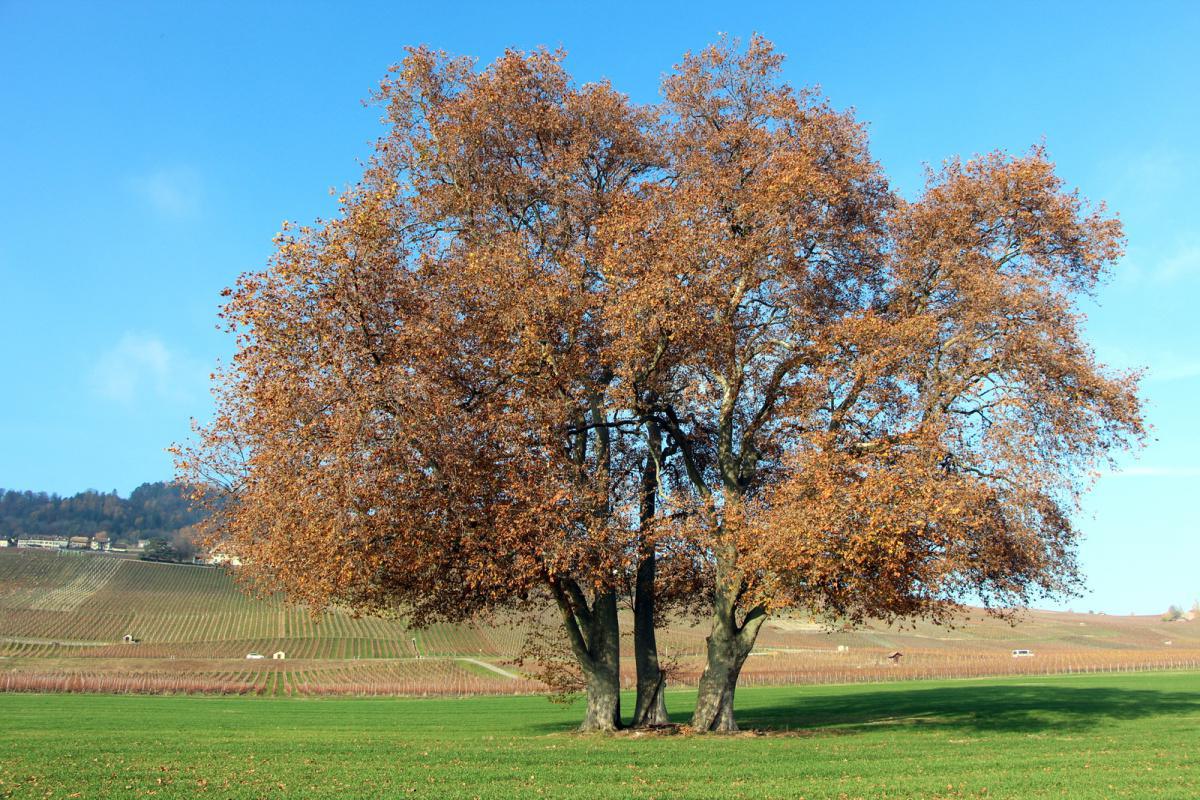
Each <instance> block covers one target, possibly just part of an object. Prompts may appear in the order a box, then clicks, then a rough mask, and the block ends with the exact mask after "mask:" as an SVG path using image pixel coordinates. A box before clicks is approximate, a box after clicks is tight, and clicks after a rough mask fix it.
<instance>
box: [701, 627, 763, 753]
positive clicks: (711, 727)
mask: <svg viewBox="0 0 1200 800" xmlns="http://www.w3.org/2000/svg"><path fill="white" fill-rule="evenodd" d="M753 647H754V644H753V641H751V643H750V644H749V645H748V646H747V645H744V644H743V643H742V642H741V638H740V636H738V635H736V634H734V635H733V636H729V635H727V634H726V633H724V632H722V633H718V632H717V631H715V630H714V631H713V633H712V634H710V635H709V637H708V663H707V664H705V667H704V674H703V675H701V676H700V686H699V688H698V689H697V693H696V710H695V711H694V712H693V714H692V727H693V728H694V729H695V730H697V731H713V732H717V733H730V732H733V731H736V730H737V729H738V726H737V722H736V721H735V720H734V717H733V695H734V692H735V691H737V682H738V677H739V676H740V675H741V672H742V665H743V664H745V663H746V657H747V656H749V655H750V650H751V649H753Z"/></svg>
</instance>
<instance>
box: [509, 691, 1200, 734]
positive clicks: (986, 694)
mask: <svg viewBox="0 0 1200 800" xmlns="http://www.w3.org/2000/svg"><path fill="white" fill-rule="evenodd" d="M625 701H628V704H629V707H630V708H632V706H633V702H632V701H633V698H632V696H630V697H628V698H625V697H623V698H622V704H623V705H624V703H625ZM692 702H693V697H691V696H689V695H686V694H681V695H676V696H669V697H668V700H667V703H668V705H669V706H670V707H671V714H670V718H671V721H672V722H673V723H676V724H678V725H687V723H688V721H689V720H690V719H691V711H692V709H691V705H692ZM737 705H738V708H737V720H738V725H739V726H740V728H741V729H742V730H743V731H762V732H768V733H790V734H795V735H819V736H825V735H853V734H858V733H866V732H868V731H872V730H879V729H880V728H881V727H887V726H895V727H900V728H910V729H911V728H921V729H927V730H932V729H940V730H949V731H961V732H967V733H970V732H975V733H987V732H993V733H1000V732H1019V733H1038V732H1049V731H1053V732H1055V733H1070V732H1078V731H1083V730H1087V729H1089V728H1093V727H1095V726H1097V725H1100V724H1103V723H1105V722H1107V721H1110V720H1136V719H1146V718H1152V717H1159V716H1168V715H1198V716H1200V692H1178V691H1158V690H1153V689H1126V688H1119V687H1108V686H1076V687H1072V686H1069V685H1064V684H1063V683H1059V682H1055V683H1045V684H1040V683H1037V682H1036V678H1033V679H1031V680H1029V681H1028V682H1021V683H1003V684H988V685H975V684H972V683H966V682H964V683H961V684H957V685H953V686H945V685H943V686H937V687H919V686H918V685H915V684H914V685H911V686H898V687H895V688H891V687H889V688H886V689H883V688H881V689H876V690H868V689H865V688H863V689H861V690H857V691H846V690H845V687H838V688H832V687H818V686H809V687H790V688H780V689H770V690H764V689H761V688H759V687H755V688H751V689H747V690H744V691H741V692H739V693H738V704H737ZM572 708H579V710H580V714H581V715H582V709H583V704H582V703H578V704H573V705H572ZM530 728H532V729H533V730H536V731H538V732H541V733H551V732H558V733H562V732H566V731H569V730H570V728H569V727H568V728H564V727H563V726H562V725H561V724H558V723H533V724H532V725H530Z"/></svg>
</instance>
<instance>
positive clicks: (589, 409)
mask: <svg viewBox="0 0 1200 800" xmlns="http://www.w3.org/2000/svg"><path fill="white" fill-rule="evenodd" d="M561 60H562V56H561V54H559V53H550V52H546V51H537V52H533V53H529V54H523V53H517V52H508V53H506V54H505V55H504V56H503V57H502V58H500V59H499V60H498V61H497V62H496V63H495V64H493V65H491V66H489V67H488V68H487V69H484V70H481V71H477V70H475V69H474V66H473V64H472V63H471V62H470V61H469V60H466V59H457V58H447V57H445V56H444V55H441V54H437V53H434V52H431V51H429V50H425V49H416V50H413V51H411V52H410V54H409V56H408V57H407V58H406V59H405V60H404V62H403V63H402V64H401V65H400V66H399V67H397V68H396V69H395V70H394V71H393V72H392V74H391V76H390V77H389V78H388V79H387V80H386V81H385V82H384V83H383V84H382V87H381V89H380V92H379V94H378V97H377V100H378V101H379V103H380V104H381V105H382V107H383V108H384V110H385V121H386V122H387V124H388V126H389V129H388V133H387V135H386V136H384V137H383V138H382V139H381V140H380V141H379V143H378V145H377V147H376V153H375V156H374V158H373V159H372V161H371V163H370V164H369V166H368V169H367V170H366V174H365V176H364V178H363V180H362V181H361V183H360V184H359V185H357V186H355V187H353V188H352V189H350V190H348V191H347V192H345V194H344V196H343V197H342V212H341V214H340V215H339V216H338V217H337V218H336V219H334V220H330V221H326V222H322V223H319V224H318V225H316V226H314V227H312V228H302V229H300V230H298V231H287V232H285V234H284V235H282V236H281V237H280V239H279V242H278V252H277V254H276V256H275V258H274V260H273V263H272V264H271V265H270V267H269V268H268V269H267V270H265V271H263V272H261V273H255V274H250V275H247V276H244V277H243V278H242V279H241V280H240V281H239V283H238V285H237V287H236V288H235V289H234V290H231V292H230V298H229V302H228V304H227V306H226V307H225V311H224V314H225V317H226V318H227V320H228V321H229V323H230V325H231V327H232V328H233V329H234V330H236V331H237V332H238V333H239V335H240V337H241V338H240V347H239V350H238V352H237V354H236V356H235V360H234V362H233V365H232V368H231V369H230V370H228V371H227V372H225V373H224V375H223V378H222V380H223V383H222V384H221V386H220V391H219V398H220V401H221V408H220V411H219V413H218V415H217V417H216V419H215V421H214V422H213V423H212V424H211V425H209V426H207V427H206V428H205V429H203V430H202V431H201V439H200V442H199V444H198V446H197V447H195V448H192V449H191V450H189V451H184V452H182V453H181V467H182V472H183V473H184V474H185V475H189V476H193V477H194V478H196V479H198V480H206V481H207V483H208V485H210V486H216V485H220V486H222V487H224V494H225V495H226V496H227V499H226V501H225V504H224V505H223V506H221V507H220V508H219V509H218V514H217V516H216V518H215V526H214V533H215V535H216V537H217V538H219V539H220V540H222V542H223V546H224V547H226V548H233V549H236V550H237V551H238V552H240V553H242V554H243V561H244V563H245V564H246V565H247V570H246V574H247V576H248V577H250V578H251V579H258V580H260V581H261V582H262V583H263V584H264V585H266V586H269V587H272V588H282V589H284V590H286V591H287V592H288V593H289V594H290V595H291V596H292V597H293V598H295V599H297V600H300V601H304V602H307V603H309V604H310V605H312V606H314V607H322V606H324V605H327V604H329V603H342V604H347V605H350V606H352V607H354V608H357V609H360V610H364V611H368V612H369V611H373V610H383V609H389V608H395V607H400V608H402V609H404V610H405V611H406V612H407V613H408V614H409V615H410V616H411V617H412V618H413V620H414V621H415V622H417V623H418V624H420V623H424V622H427V621H430V620H433V619H453V618H461V617H464V616H466V615H469V614H472V613H475V612H478V611H481V610H486V609H489V608H495V607H500V606H504V607H524V606H527V605H528V604H530V603H532V602H534V601H536V600H538V599H541V600H543V601H544V600H545V599H546V598H547V597H549V598H550V599H552V601H553V602H554V603H555V604H556V605H557V606H558V608H559V610H560V611H561V615H562V621H563V626H564V631H565V634H566V639H567V641H568V642H569V645H570V647H571V649H572V652H573V653H574V656H575V658H576V660H577V662H578V666H579V668H580V669H581V671H582V672H583V674H584V676H585V679H586V685H587V696H588V711H587V717H586V719H585V721H584V723H583V727H584V728H585V729H611V728H614V727H617V726H619V725H620V724H621V712H620V697H619V692H618V689H619V678H620V651H619V646H620V641H619V630H618V623H617V613H618V602H619V599H620V594H621V592H622V590H623V588H624V587H625V586H626V580H625V579H626V576H627V575H628V574H631V572H632V571H634V570H635V569H636V563H635V562H636V561H637V559H638V545H637V541H638V539H639V537H642V536H643V535H644V530H643V528H644V526H642V525H640V524H639V522H638V519H637V514H636V513H632V514H631V513H630V511H629V505H630V504H631V503H633V504H636V501H637V500H638V498H639V496H640V495H644V492H642V493H639V490H638V487H639V486H640V480H639V478H640V475H639V474H638V470H637V468H636V465H637V464H640V463H641V462H640V461H639V459H638V457H637V456H636V455H635V454H634V453H632V451H631V449H630V447H629V445H628V444H627V443H628V442H631V441H634V439H633V438H632V437H630V436H627V435H625V433H626V432H625V431H624V430H623V429H622V428H621V426H619V425H615V424H613V423H612V420H613V417H614V413H613V386H612V384H613V380H614V370H613V369H612V367H611V366H610V364H609V359H610V354H609V352H608V343H607V340H606V334H605V330H604V326H603V319H604V318H605V314H606V312H605V307H606V305H607V304H608V303H609V302H610V299H611V298H610V297H609V295H608V293H607V292H606V290H605V277H604V275H603V272H602V271H601V270H599V269H598V267H597V264H598V262H599V259H598V257H597V254H598V253H600V252H602V251H603V244H602V243H601V242H599V241H597V239H596V231H597V230H598V224H597V221H598V220H599V219H600V218H601V217H602V216H604V215H605V214H606V213H607V210H608V208H609V207H610V206H611V205H612V204H613V203H614V202H615V200H616V199H617V198H620V197H621V196H622V195H623V194H626V193H629V192H631V191H632V190H633V188H634V187H635V186H636V184H637V182H638V181H639V180H640V178H641V176H642V175H643V174H644V173H646V172H648V171H649V170H650V169H651V168H652V167H653V166H654V164H655V163H656V161H657V159H658V156H657V154H656V153H655V152H654V150H653V143H652V141H651V139H650V138H649V137H648V135H647V129H648V127H649V125H650V122H651V121H652V120H651V115H650V114H649V113H648V112H647V111H645V110H643V109H639V108H637V107H635V106H633V105H632V104H630V103H629V102H628V101H627V99H626V98H625V97H623V96H622V95H620V94H618V93H616V92H615V91H613V89H612V88H611V87H609V86H608V85H606V84H592V85H587V86H583V87H577V86H574V85H573V84H572V83H571V81H570V80H569V77H568V76H567V74H566V73H565V71H564V70H563V68H562V64H561ZM623 495H624V496H625V498H626V502H622V496H623ZM651 633H652V632H651ZM648 666H654V665H653V664H650V665H648Z"/></svg>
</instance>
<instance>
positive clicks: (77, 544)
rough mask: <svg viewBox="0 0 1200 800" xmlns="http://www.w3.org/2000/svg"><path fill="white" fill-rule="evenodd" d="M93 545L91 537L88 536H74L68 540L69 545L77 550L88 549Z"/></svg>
mask: <svg viewBox="0 0 1200 800" xmlns="http://www.w3.org/2000/svg"><path fill="white" fill-rule="evenodd" d="M90 546H91V539H89V538H88V537H86V536H72V537H71V538H70V539H68V540H67V547H71V548H74V549H76V550H87V549H88V547H90Z"/></svg>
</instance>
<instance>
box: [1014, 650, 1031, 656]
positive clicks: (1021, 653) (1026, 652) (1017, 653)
mask: <svg viewBox="0 0 1200 800" xmlns="http://www.w3.org/2000/svg"><path fill="white" fill-rule="evenodd" d="M1032 655H1033V651H1032V650H1013V651H1012V657H1013V658H1029V657H1031V656H1032Z"/></svg>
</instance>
